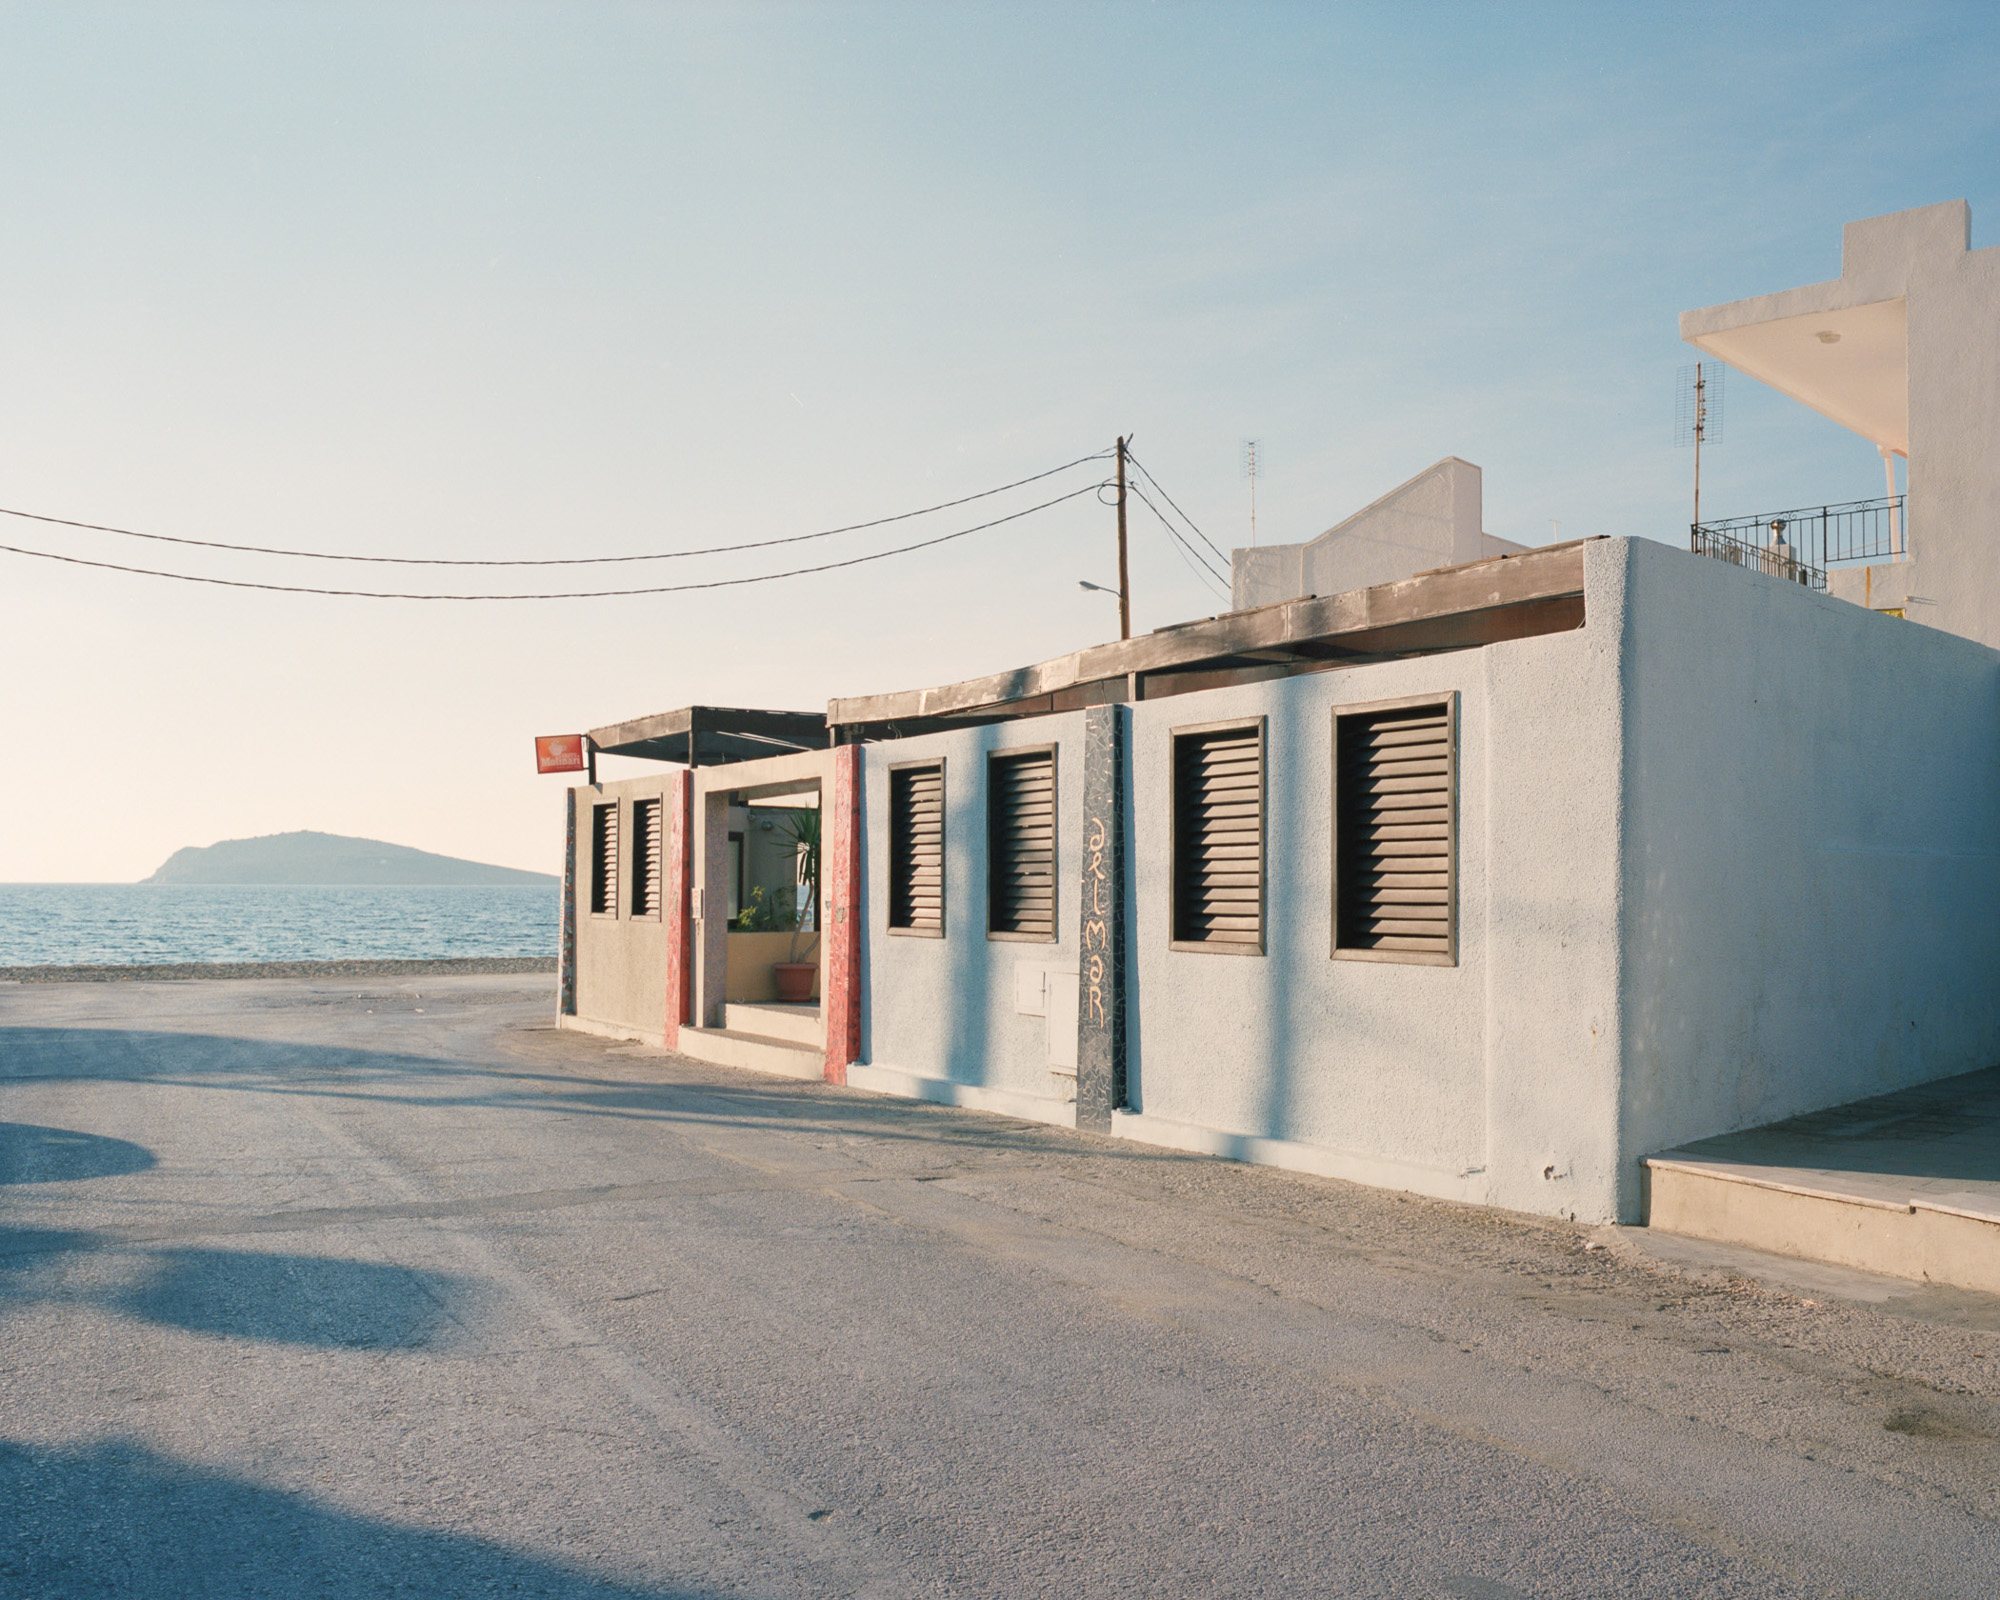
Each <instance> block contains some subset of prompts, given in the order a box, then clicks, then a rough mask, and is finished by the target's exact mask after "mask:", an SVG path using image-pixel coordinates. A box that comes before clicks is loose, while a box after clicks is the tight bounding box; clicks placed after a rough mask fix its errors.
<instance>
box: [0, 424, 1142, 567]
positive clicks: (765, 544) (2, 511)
mask: <svg viewBox="0 0 2000 1600" xmlns="http://www.w3.org/2000/svg"><path fill="white" fill-rule="evenodd" d="M1110 455H1111V452H1110V451H1108V450H1100V451H1098V452H1097V453H1096V454H1095V455H1088V456H1079V457H1077V459H1076V460H1074V461H1066V462H1064V463H1063V465H1061V466H1059V467H1051V468H1049V470H1048V471H1047V472H1037V473H1035V474H1034V475H1033V476H1031V477H1026V478H1016V479H1015V480H1014V481H1013V482H1012V483H1003V484H1001V485H1000V487H999V488H997V489H981V490H980V491H979V493H977V494H968V495H962V496H960V497H959V498H958V499H956V500H941V501H939V502H938V503H937V504H936V505H934V506H925V507H923V509H922V510H919V511H900V512H898V513H897V514H896V515H895V516H893V517H877V518H875V520H874V521H872V522H850V523H848V524H847V525H846V526H845V527H840V528H823V529H821V530H820V531H819V532H818V533H795V534H790V535H788V536H787V537H785V538H782V539H751V540H748V541H746V542H744V543H742V544H718V545H711V546H709V547H708V548H707V549H703V550H663V551H658V552H654V553H652V554H647V555H634V556H553V557H546V558H542V559H539V560H527V559H523V560H511V561H510V560H470V559H462V558H458V557H452V556H354V555H340V554H336V553H333V552H331V551H326V550H284V549H278V548H275V547H273V546H269V545H261V544H224V543H223V542H222V541H221V540H219V539H187V538H182V537H180V536H178V535H176V534H171V533H140V532H138V531H137V530H135V529H132V528H113V527H110V526H107V525H106V524H104V523H101V522H76V521H72V520H71V519H70V518H68V517H50V516H44V515H43V514H42V513H40V512H38V511H16V510H12V509H10V508H9V507H6V506H0V517H21V518H24V519H26V520H27V521H30V522H46V523H51V524H53V525H54V526H56V527H59V528H81V529H84V530H86V531H88V532H91V533H115V534H117V535H118V536H119V537H120V538H124V539H151V540H155V541H157V542H159V543H161V544H184V545H194V546H198V547H199V548H201V549H204V550H229V551H234V552H235V553H237V554H239V555H258V556H293V557H297V558H298V559H300V560H304V561H366V562H372V563H376V564H378V565H383V566H401V567H595V566H610V565H614V564H616V563H620V562H630V561H681V560H685V559H687V558H688V557H690V556H720V555H730V554H733V553H734V552H736V551H739V550H768V549H770V548H772V547H773V546H776V545H786V544H805V543H807V542H808V541H810V540H813V539H830V538H832V537H833V536H834V535H835V534H837V533H859V532H860V531H861V530H862V529H864V528H880V527H885V526H887V525H888V524H889V523H892V522H908V521H909V520H910V519H911V518H913V517H927V516H929V515H930V514H931V513H932V512H934V511H949V510H950V509H951V508H952V507H953V506H963V505H970V504H971V503H972V502H973V501H975V500H989V499H991V498H992V497H993V496H994V495H996V494H1005V493H1006V492H1007V491H1008V490H1009V489H1019V488H1022V487H1024V486H1025V485H1027V484H1030V483H1040V482H1041V481H1042V479H1044V478H1053V477H1055V476H1056V475H1057V474H1058V473H1062V472H1068V471H1069V470H1070V469H1071V468H1072V467H1080V466H1083V465H1084V464H1085V463H1087V462H1091V461H1104V460H1108V459H1109V458H1110ZM911 548H912V549H918V548H921V546H912V547H911ZM0 549H8V550H11V549H13V546H11V545H0ZM15 553H16V554H28V555H35V554H39V553H40V552H38V551H26V552H21V551H16V552H15ZM51 559H54V560H64V559H69V558H66V557H52V558H51ZM85 565H96V566H111V565H112V563H110V562H102V561H100V562H95V563H85ZM114 570H116V571H121V572H124V571H129V572H138V571H142V570H144V569H143V568H138V567H118V568H114ZM803 570H806V571H818V570H820V569H818V568H806V569H803ZM155 576H160V577H173V576H176V574H173V573H160V574H155ZM214 581H217V582H220V581H221V580H219V579H217V580H214ZM266 587H271V588H285V587H286V586H285V585H283V584H273V585H267V586H266ZM687 587H699V585H688V586H687ZM299 592H301V593H318V594H354V593H359V592H360V591H358V590H346V589H341V590H335V589H326V590H310V591H306V590H301V591H299ZM606 592H607V593H630V594H656V593H666V592H668V591H666V590H652V589H634V590H607V591H606ZM481 598H487V597H484V596H482V597H481ZM496 598H504V597H496Z"/></svg>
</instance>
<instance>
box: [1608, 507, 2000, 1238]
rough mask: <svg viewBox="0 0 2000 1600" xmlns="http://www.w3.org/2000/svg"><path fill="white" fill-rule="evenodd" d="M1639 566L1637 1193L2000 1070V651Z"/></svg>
mask: <svg viewBox="0 0 2000 1600" xmlns="http://www.w3.org/2000/svg"><path fill="white" fill-rule="evenodd" d="M1632 570H1633V575H1634V581H1633V585H1632V605H1631V611H1630V619H1631V620H1630V623H1629V636H1628V641H1627V645H1626V708H1627V710H1626V715H1627V722H1628V727H1629V730H1630V732H1629V737H1628V742H1627V751H1626V785H1627V790H1628V793H1629V801H1628V813H1627V819H1626V849H1625V895H1624V898H1625V914H1624V921H1625V939H1624V942H1625V949H1626V965H1625V979H1624V992H1623V997H1622V1005H1623V1009H1624V1012H1625V1016H1626V1025H1625V1030H1624V1032H1625V1096H1624V1098H1625V1110H1624V1122H1625V1130H1624V1134H1623V1141H1622V1142H1623V1144H1624V1148H1625V1152H1626V1155H1627V1157H1628V1158H1630V1159H1628V1160H1627V1162H1626V1163H1625V1165H1626V1169H1627V1171H1626V1176H1627V1179H1628V1182H1629V1181H1631V1180H1632V1173H1633V1169H1634V1168H1635V1165H1636V1159H1637V1158H1638V1157H1640V1156H1643V1155H1646V1154H1648V1153H1651V1152H1655V1151H1658V1150H1661V1149H1664V1148H1669V1147H1671V1146H1672V1145H1674V1144H1676V1143H1680V1142H1684V1141H1686V1140H1688V1139H1693V1138H1699V1137H1703V1136H1705V1135H1708V1134H1713V1133H1719V1132H1723V1131H1725V1130H1728V1129H1732V1128H1741V1127H1751V1126H1755V1125H1757V1124H1759V1123H1764V1122H1771V1121H1775V1120H1777V1119H1779V1118H1782V1117H1786V1116H1790V1115H1792V1114H1794V1113H1796V1112H1800V1111H1807V1110H1814V1109H1817V1108H1820V1107H1823V1106H1830V1105H1839V1104H1841V1103H1843V1102H1845V1101H1849V1100H1857V1099H1861V1098H1864V1097H1866V1096H1868V1095H1873V1094H1880V1093H1883V1092H1886V1091H1887V1090H1890V1089H1895V1088H1899V1087H1902V1086H1903V1085H1905V1084H1909V1083H1915V1082H1919V1081H1923V1080H1927V1079H1931V1078H1938V1077H1945V1076H1949V1075H1951V1074H1954V1073H1960V1072H1970V1071H1974V1070H1976V1069H1978V1068H1982V1067H1989V1066H1992V1065H1994V1064H1995V1062H1996V1061H2000V654H1996V653H1995V652H1994V651H1992V650H1990V649H1987V648H1985V647H1984V646H1982V645H1978V644H1974V643H1972V642H1970V641H1968V640H1965V639H1960V638H1957V637H1954V636H1953V635H1951V634H1948V633H1944V632H1941V631H1939V630H1937V629H1933V628H1925V627H1920V626H1917V625H1916V624H1914V623H1909V622H1901V621H1898V620H1896V619H1895V618H1893V617H1882V616H1876V615H1873V614H1871V613H1869V612H1866V611H1863V610H1861V609H1860V608H1858V607H1855V606H1850V605H1847V604H1845V603H1844V602H1842V601H1839V600H1833V599H1829V598H1827V597H1825V596H1821V595H1815V594H1813V593H1811V592H1810V591H1808V590H1805V589H1802V588H1800V587H1799V586H1798V585H1796V584H1790V583H1783V582H1780V581H1779V580H1777V579H1775V578H1766V577H1762V576H1760V575H1758V574H1755V573H1748V572H1743V571H1740V570H1738V569H1735V568H1730V567H1725V566H1723V565H1721V564H1720V563H1718V562H1711V561H1705V560H1703V559H1702V558H1700V557H1697V556H1691V555H1686V554H1683V553H1681V552H1679V551H1675V550H1669V549H1666V548H1665V547H1663V546H1659V545H1652V544H1646V543H1643V542H1642V543H1636V544H1634V546H1633V547H1632ZM1622 1192H1623V1194H1624V1198H1625V1202H1626V1207H1627V1209H1628V1210H1629V1209H1630V1206H1631V1204H1632V1195H1631V1193H1630V1191H1629V1190H1627V1191H1622Z"/></svg>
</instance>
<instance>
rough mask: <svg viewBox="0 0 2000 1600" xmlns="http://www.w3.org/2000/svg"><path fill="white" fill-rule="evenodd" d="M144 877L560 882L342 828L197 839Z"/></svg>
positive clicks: (151, 880)
mask: <svg viewBox="0 0 2000 1600" xmlns="http://www.w3.org/2000/svg"><path fill="white" fill-rule="evenodd" d="M139 881H140V882H141V883H287V884H293V883H295V884H333V885H360V884H472V885H490V884H519V885H523V886H535V887H541V888H546V889H553V888H555V887H556V886H557V883H558V882H559V880H558V879H556V878H555V877H553V876H552V875H550V874H549V873H546V872H523V871H521V870H520V869H519V868H518V867H491V866H487V865H486V864H485V863H484V862H480V861H461V860H459V859H458V858H457V857H456V856H434V855H432V854H431V853H430V852H429V851H428V850H412V849H411V848H410V847H409V846H408V845H401V844H384V843H383V842H382V841H381V840H380V839H348V838H343V837H342V836H341V835H339V834H337V833H269V834H265V835H264V836H263V837H261V838H257V839H224V840H223V841H222V842H221V843H220V844H211V845H205V846H204V845H190V846H189V847H188V848H187V849H185V850H176V851H175V852H174V853H173V854H172V855H170V856H168V857H167V859H166V860H165V862H163V863H162V864H161V866H160V869H159V870H158V871H157V872H155V873H154V874H153V875H152V876H151V877H150V878H141V879H140V880H139Z"/></svg>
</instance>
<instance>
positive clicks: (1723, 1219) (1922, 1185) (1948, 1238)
mask: <svg viewBox="0 0 2000 1600" xmlns="http://www.w3.org/2000/svg"><path fill="white" fill-rule="evenodd" d="M1646 1169H1647V1173H1646V1175H1647V1189H1648V1196H1647V1218H1646V1220H1647V1225H1648V1226H1649V1227H1652V1228H1655V1229H1657V1230H1659V1231H1660V1232H1662V1233H1675V1234H1680V1235H1682V1236H1683V1237H1687V1238H1695V1239H1710V1240H1713V1241H1715V1242H1717V1243H1720V1244H1739V1245H1748V1246H1750V1247H1751V1248H1753V1249H1758V1250H1768V1251H1771V1252H1773V1253H1774V1254H1777V1255H1787V1256H1798V1257H1802V1258H1804V1259H1806V1260H1811V1261H1825V1262H1830V1263H1832V1264H1834V1265H1836V1266H1843V1267H1857V1268H1859V1269H1861V1270H1862V1271H1864V1272H1877V1273H1883V1274H1886V1275H1888V1276H1890V1277H1897V1278H1913V1279H1917V1280H1919V1281H1923V1282H1929V1283H1938V1284H1949V1285H1951V1286H1953V1287H1956V1288H1960V1289H1978V1290H1982V1291H1984V1292H1985V1293H1987V1294H2000V1068H1989V1069H1987V1070H1986V1071H1983V1072H1975V1073H1968V1074H1967V1075H1965V1076H1964V1077H1960V1078H1947V1079H1943V1080H1940V1081H1937V1082H1934V1083H1928V1084H1921V1085H1918V1086H1917V1087H1915V1088H1910V1089H1903V1090H1899V1091H1897V1092H1895V1093H1893V1094H1887V1095H1881V1096H1878V1097H1877V1098H1875V1099H1872V1100H1863V1101H1858V1102H1856V1103H1855V1104H1852V1105H1846V1106H1836V1107H1834V1108H1832V1109H1831V1110H1827V1111H1817V1112H1812V1113H1809V1114H1807V1115H1805V1116H1800V1117H1794V1118H1792V1119H1790V1120H1789V1121H1787V1122H1781V1123H1774V1124H1772V1125H1770V1126H1769V1127H1764V1128H1752V1129H1748V1130H1745V1131H1744V1132H1741V1133H1732V1134H1723V1135H1721V1136H1719V1137H1717V1138H1714V1139H1704V1140H1702V1141H1701V1142H1700V1143H1698V1144H1693V1145H1688V1146H1686V1147H1684V1148H1682V1149H1679V1150H1667V1151H1663V1152H1661V1153H1660V1154H1659V1155H1656V1156H1652V1157H1649V1158H1648V1159H1647V1161H1646Z"/></svg>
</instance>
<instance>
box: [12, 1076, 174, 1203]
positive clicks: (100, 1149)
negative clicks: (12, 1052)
mask: <svg viewBox="0 0 2000 1600" xmlns="http://www.w3.org/2000/svg"><path fill="white" fill-rule="evenodd" d="M4 1081H5V1080H4V1079H0V1082H4ZM152 1164H153V1152H152V1151H150V1150H148V1149H147V1148H146V1147H145V1146H144V1145H137V1144H133V1143H132V1142H131V1141H130V1140H129V1139H107V1138H105V1137H104V1136H103V1135H102V1134H97V1133H80V1132H78V1131H77V1130H76V1129H74V1128H44V1127H39V1126H37V1125H36V1124H34V1123H31V1122H0V1184H15V1183H78V1182H81V1181H83V1180H85V1179H87V1178H115V1177H122V1176H124V1175H125V1174H126V1173H130V1172H144V1171H145V1170H146V1169H147V1168H148V1167H150V1166H152Z"/></svg>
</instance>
